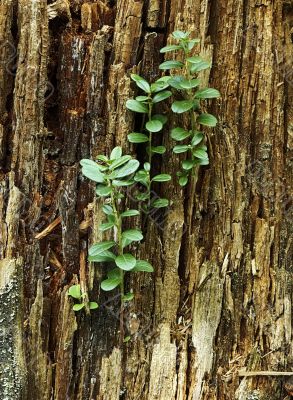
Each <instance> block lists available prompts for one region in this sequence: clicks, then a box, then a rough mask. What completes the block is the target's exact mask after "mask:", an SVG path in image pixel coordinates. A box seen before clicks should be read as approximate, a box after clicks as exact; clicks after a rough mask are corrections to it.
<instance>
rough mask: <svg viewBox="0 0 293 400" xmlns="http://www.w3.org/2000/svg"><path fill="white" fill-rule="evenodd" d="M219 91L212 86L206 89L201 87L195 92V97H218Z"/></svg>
mask: <svg viewBox="0 0 293 400" xmlns="http://www.w3.org/2000/svg"><path fill="white" fill-rule="evenodd" d="M220 96H221V95H220V92H219V91H218V90H217V89H213V88H206V89H201V90H198V91H197V92H196V93H195V96H194V97H195V98H197V99H215V98H218V97H220Z"/></svg>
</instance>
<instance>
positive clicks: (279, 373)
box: [239, 370, 293, 377]
mask: <svg viewBox="0 0 293 400" xmlns="http://www.w3.org/2000/svg"><path fill="white" fill-rule="evenodd" d="M239 376H243V377H249V376H293V372H289V371H284V372H282V371H244V370H240V371H239Z"/></svg>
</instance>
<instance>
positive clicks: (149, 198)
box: [147, 98, 153, 211]
mask: <svg viewBox="0 0 293 400" xmlns="http://www.w3.org/2000/svg"><path fill="white" fill-rule="evenodd" d="M152 110H153V104H152V102H151V98H150V101H149V112H148V120H149V121H151V119H152ZM152 139H153V133H152V132H150V133H149V160H148V161H149V164H150V172H151V169H152V156H153V154H152ZM150 172H149V179H148V187H147V191H148V211H149V209H150V207H151V176H150Z"/></svg>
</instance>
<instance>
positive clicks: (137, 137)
mask: <svg viewBox="0 0 293 400" xmlns="http://www.w3.org/2000/svg"><path fill="white" fill-rule="evenodd" d="M131 79H132V80H133V81H134V82H135V83H136V85H137V86H138V87H139V88H140V89H141V90H142V91H143V95H140V96H137V97H136V98H135V99H129V100H127V102H126V107H127V108H128V109H129V110H131V111H134V112H136V113H141V114H143V118H142V127H141V132H132V133H130V134H129V135H128V140H129V142H131V143H136V144H138V143H139V144H140V143H143V144H145V145H146V148H145V150H146V153H147V161H146V162H145V163H144V166H143V169H141V170H139V171H138V172H137V173H136V175H135V177H134V180H135V181H136V182H139V183H141V184H142V186H143V187H145V190H144V191H140V192H139V193H138V194H136V198H137V200H139V201H141V204H142V208H143V210H144V211H149V210H150V208H151V207H154V208H161V207H167V206H168V204H169V201H168V199H163V198H157V197H156V198H154V199H152V196H151V193H152V184H153V183H154V182H167V181H169V180H171V176H170V175H169V174H165V173H164V174H159V175H155V176H152V167H153V165H152V162H153V155H154V154H164V153H165V151H166V147H165V146H162V145H160V146H154V144H153V139H154V135H157V134H159V133H160V132H162V129H163V126H164V124H165V123H166V122H167V117H166V116H165V115H162V114H156V113H155V111H154V110H155V107H156V105H157V104H158V103H160V102H162V101H163V100H165V99H167V98H169V97H170V96H172V92H171V91H170V90H166V89H167V88H168V87H169V84H168V80H169V77H162V78H160V79H158V80H157V81H156V82H154V83H152V84H150V83H149V82H147V81H146V80H145V79H144V78H142V77H141V76H139V75H136V74H132V75H131Z"/></svg>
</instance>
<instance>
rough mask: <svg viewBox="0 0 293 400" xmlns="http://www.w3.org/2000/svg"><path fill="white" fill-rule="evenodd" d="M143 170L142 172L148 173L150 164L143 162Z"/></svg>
mask: <svg viewBox="0 0 293 400" xmlns="http://www.w3.org/2000/svg"><path fill="white" fill-rule="evenodd" d="M143 168H144V170H145V171H146V172H150V170H151V164H150V163H149V162H145V163H144V164H143Z"/></svg>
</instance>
